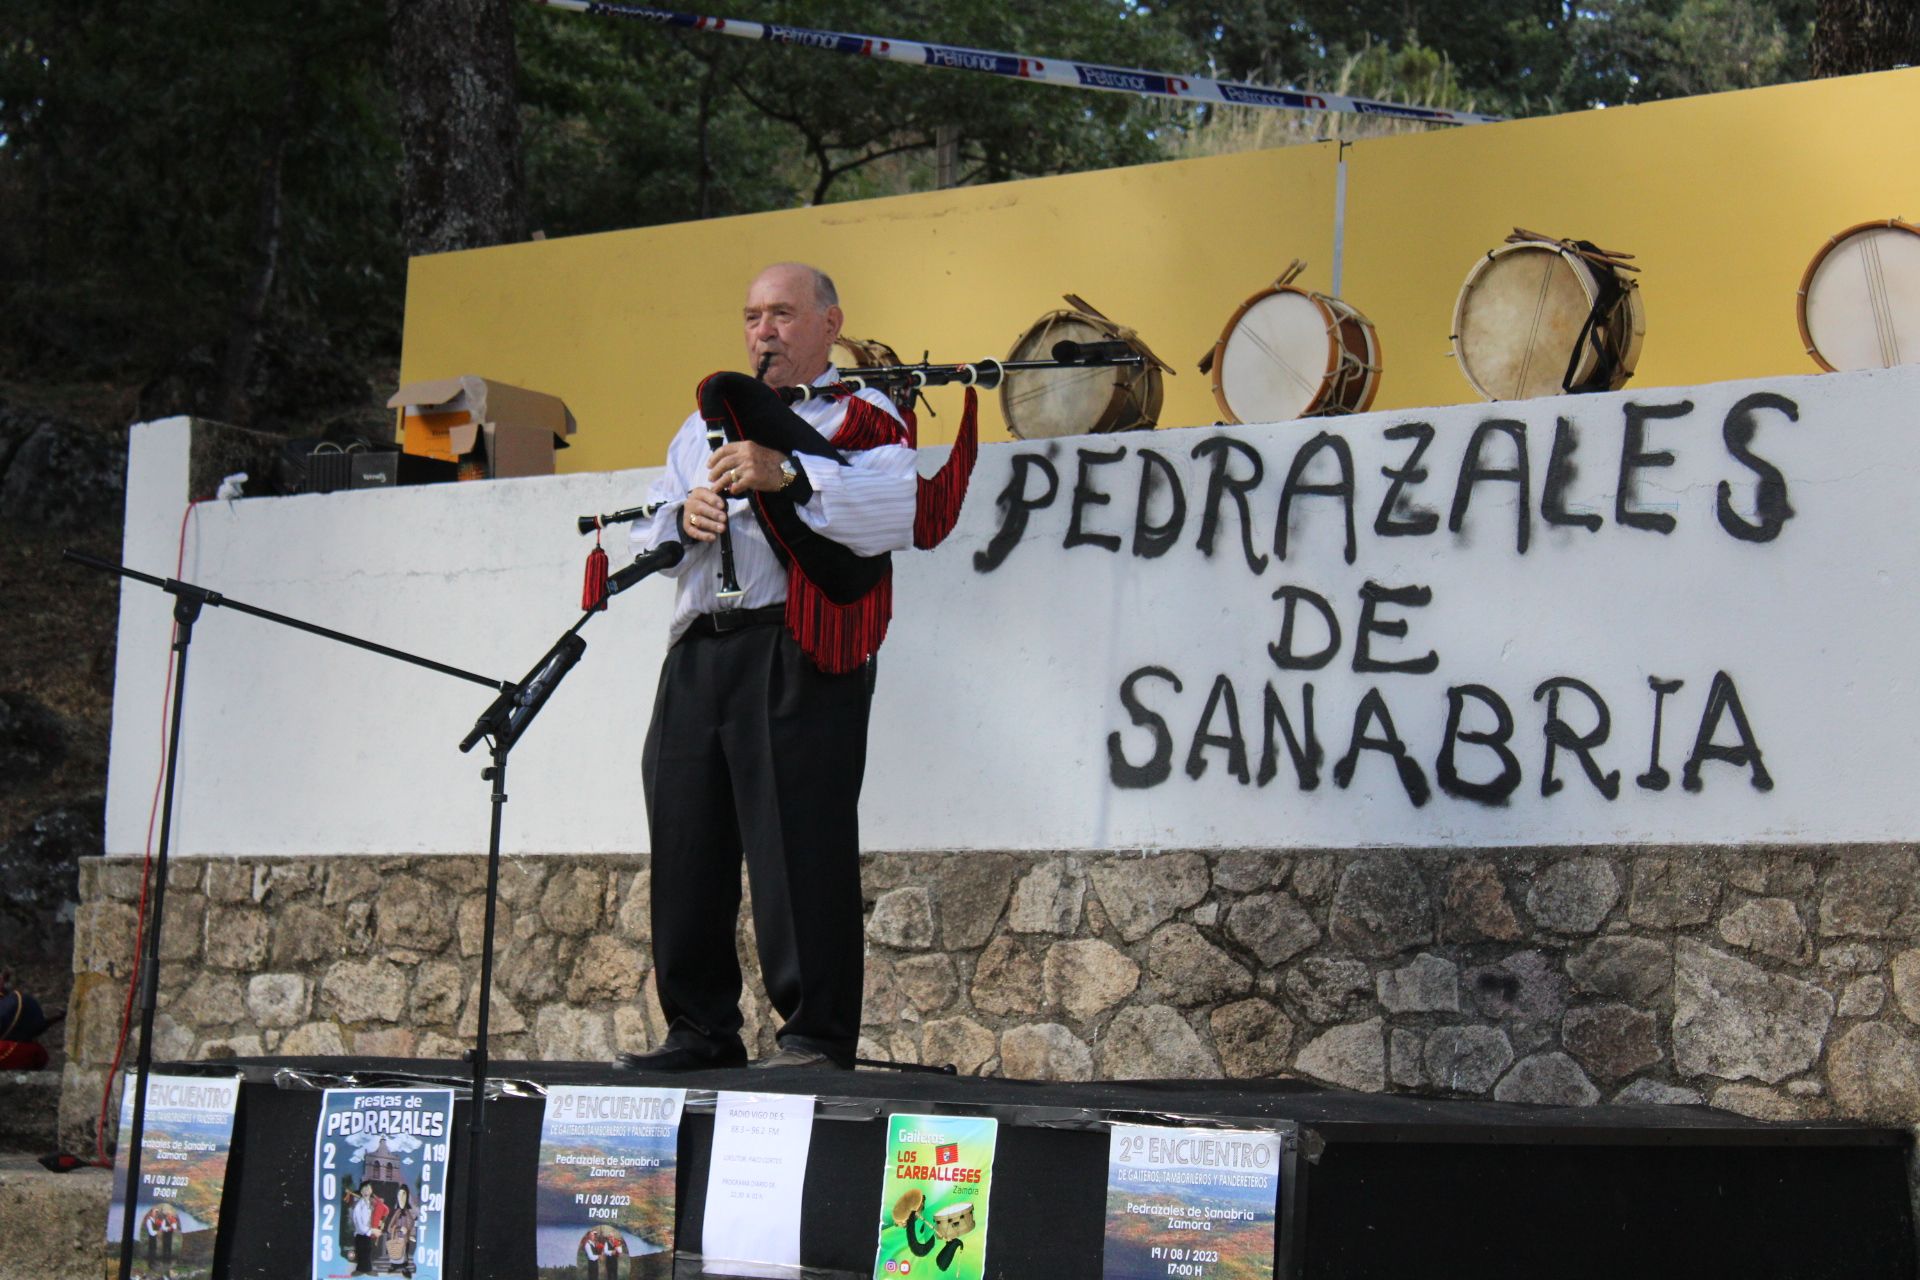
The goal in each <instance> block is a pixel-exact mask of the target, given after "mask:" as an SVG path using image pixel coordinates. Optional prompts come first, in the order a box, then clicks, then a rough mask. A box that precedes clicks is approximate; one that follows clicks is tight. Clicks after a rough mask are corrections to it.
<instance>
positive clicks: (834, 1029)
mask: <svg viewBox="0 0 1920 1280" xmlns="http://www.w3.org/2000/svg"><path fill="white" fill-rule="evenodd" d="M872 692H873V670H872V665H871V664H869V665H868V666H867V667H866V668H865V669H864V670H861V671H856V672H851V673H849V674H847V675H839V676H830V675H823V674H822V673H821V672H820V671H819V670H818V669H817V668H815V667H814V665H813V663H812V662H810V661H809V660H808V659H807V657H806V655H805V654H803V653H801V651H800V646H799V645H797V644H796V643H794V640H793V638H792V637H791V636H789V635H788V634H787V632H786V629H785V628H784V627H781V626H778V625H759V626H750V627H745V628H742V629H740V630H737V631H730V632H723V633H721V634H718V635H715V634H711V633H707V632H704V631H702V630H699V629H696V630H694V631H692V632H689V633H688V634H687V635H685V636H683V637H682V638H681V639H680V641H679V642H678V643H676V644H675V645H674V646H673V647H672V648H671V649H670V650H668V652H667V659H666V662H665V663H664V664H663V665H662V667H661V670H660V687H659V690H658V691H657V692H656V693H655V695H654V704H653V724H652V725H651V726H650V727H649V728H648V730H647V744H646V750H645V753H644V754H643V756H642V761H641V767H642V774H643V778H644V783H645V788H646V797H647V818H648V825H649V829H650V831H651V834H652V840H653V903H652V919H653V956H654V971H655V977H656V982H657V984H658V986H659V991H660V1007H661V1010H662V1012H664V1013H665V1014H666V1017H667V1021H668V1022H669V1023H670V1024H671V1026H672V1028H673V1031H672V1032H671V1033H670V1035H671V1034H679V1035H681V1036H683V1037H684V1036H685V1035H688V1034H692V1035H697V1036H700V1037H704V1038H706V1039H709V1040H719V1041H725V1040H727V1039H728V1038H730V1037H734V1036H737V1035H738V1034H739V1031H740V1024H741V1018H740V991H741V976H740V965H739V961H738V958H737V956H736V955H735V952H734V930H735V927H736V925H737V922H738V919H739V915H740V862H741V858H742V855H743V854H744V856H745V859H746V864H747V879H748V883H749V884H750V885H751V887H752V891H753V924H754V933H755V937H756V939H757V942H758V946H759V952H760V969H761V973H762V975H763V976H764V977H765V979H766V984H767V996H768V998H769V999H770V1000H772V1002H773V1007H774V1010H775V1011H776V1012H777V1013H778V1014H779V1015H780V1017H781V1019H782V1025H781V1027H780V1029H779V1031H778V1038H779V1040H780V1042H781V1043H782V1044H786V1045H793V1046H798V1047H802V1048H808V1049H814V1050H817V1051H820V1052H823V1053H827V1054H830V1055H832V1056H834V1057H835V1058H838V1059H841V1060H843V1061H845V1062H847V1063H849V1064H850V1063H851V1062H852V1059H853V1052H854V1045H855V1043H856V1041H857V1040H858V1038H859V1034H860V996H861V985H862V976H863V965H864V956H865V946H864V941H863V938H862V930H861V917H860V824H859V814H858V811H859V802H860V781H861V777H862V775H863V774H864V773H865V772H866V764H867V710H868V706H869V704H870V703H871V701H872Z"/></svg>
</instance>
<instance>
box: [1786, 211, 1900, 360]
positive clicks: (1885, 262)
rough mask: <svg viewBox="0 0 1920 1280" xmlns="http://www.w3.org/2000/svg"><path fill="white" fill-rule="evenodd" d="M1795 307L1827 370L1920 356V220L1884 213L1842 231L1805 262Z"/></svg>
mask: <svg viewBox="0 0 1920 1280" xmlns="http://www.w3.org/2000/svg"><path fill="white" fill-rule="evenodd" d="M1796 309H1797V311H1798V315H1799V320H1800V339H1801V341H1802V342H1804V343H1805V344H1806V347H1807V354H1808V355H1810V356H1812V357H1813V359H1814V362H1815V363H1817V364H1818V365H1819V366H1820V367H1821V368H1822V369H1825V370H1826V371H1827V372H1828V373H1838V372H1840V371H1841V370H1843V369H1887V368H1891V367H1892V366H1894V365H1896V364H1901V363H1903V362H1907V361H1913V360H1920V227H1916V226H1914V225H1913V224H1912V223H1908V222H1902V221H1901V220H1900V219H1898V218H1888V219H1886V220H1885V221H1884V222H1863V223H1861V224H1860V225H1859V226H1857V227H1849V228H1847V229H1846V230H1845V231H1842V232H1841V233H1840V234H1839V235H1837V236H1835V237H1833V239H1831V240H1829V241H1827V243H1826V244H1825V245H1823V246H1821V249H1820V252H1818V253H1816V254H1814V255H1813V261H1812V262H1809V263H1808V264H1807V273H1806V275H1804V276H1802V277H1801V278H1800V295H1799V299H1798V301H1797V303H1796Z"/></svg>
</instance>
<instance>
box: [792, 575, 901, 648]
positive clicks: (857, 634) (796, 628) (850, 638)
mask: <svg viewBox="0 0 1920 1280" xmlns="http://www.w3.org/2000/svg"><path fill="white" fill-rule="evenodd" d="M892 620H893V575H892V574H891V573H889V574H887V575H886V576H885V577H883V578H881V579H880V581H879V582H878V583H877V584H875V586H874V588H873V590H871V591H869V592H867V594H866V595H864V596H861V597H860V598H859V599H858V600H855V601H854V602H853V603H851V604H835V603H834V602H833V601H831V600H829V599H827V596H826V593H825V592H823V591H821V590H820V588H819V587H816V586H815V585H814V584H813V582H812V581H811V580H810V579H809V578H808V577H807V575H806V574H804V573H802V572H800V566H798V565H794V566H793V567H792V568H791V569H789V570H788V573H787V617H786V622H787V633H788V634H789V635H791V636H792V637H793V638H794V639H795V640H796V641H798V642H799V644H800V651H801V652H802V653H804V654H806V655H807V657H808V658H810V659H812V661H813V665H814V666H816V667H818V668H819V669H820V670H821V671H824V672H826V673H827V674H828V675H830V676H837V675H845V674H846V673H847V672H849V671H854V670H857V669H858V668H859V666H860V664H861V663H863V662H865V661H866V660H867V659H868V658H871V657H872V656H873V655H874V654H876V653H878V652H879V651H880V644H881V642H882V641H884V640H885V639H886V638H887V624H888V623H889V622H891V621H892Z"/></svg>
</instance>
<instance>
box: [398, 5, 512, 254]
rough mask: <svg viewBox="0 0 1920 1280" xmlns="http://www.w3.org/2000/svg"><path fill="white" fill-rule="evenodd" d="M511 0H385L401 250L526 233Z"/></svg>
mask: <svg viewBox="0 0 1920 1280" xmlns="http://www.w3.org/2000/svg"><path fill="white" fill-rule="evenodd" d="M515 7H517V6H516V5H515V0H387V16H388V21H389V22H390V24H391V27H392V33H393V78H394V83H395V84H396V85H397V86H398V87H399V99H400V140H401V148H402V154H403V155H404V157H405V161H404V163H403V164H402V166H401V178H400V198H401V205H400V208H401V220H402V238H403V240H404V242H405V244H406V246H407V252H408V253H410V254H422V253H440V252H443V251H445V250H448V249H472V248H478V247H480V246H483V245H491V244H503V243H506V242H508V241H512V240H519V239H521V238H522V237H524V236H525V235H526V200H525V192H524V189H523V187H522V185H521V165H520V102H519V95H518V92H517V85H516V80H517V78H518V64H517V60H516V57H515V52H514V42H513V9H514V8H515Z"/></svg>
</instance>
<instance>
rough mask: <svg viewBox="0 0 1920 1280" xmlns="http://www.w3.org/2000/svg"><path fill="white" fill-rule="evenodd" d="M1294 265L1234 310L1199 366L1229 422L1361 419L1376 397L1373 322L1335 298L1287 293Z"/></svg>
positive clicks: (1376, 352)
mask: <svg viewBox="0 0 1920 1280" xmlns="http://www.w3.org/2000/svg"><path fill="white" fill-rule="evenodd" d="M1306 265H1307V264H1306V263H1304V262H1302V261H1300V260H1299V259H1297V258H1296V259H1294V261H1293V264H1292V265H1291V266H1289V267H1288V268H1287V270H1286V272H1285V273H1284V274H1282V275H1281V277H1280V278H1279V279H1278V280H1276V281H1274V282H1273V284H1272V285H1271V286H1270V287H1268V288H1266V289H1262V290H1261V291H1260V292H1259V293H1256V294H1254V295H1253V296H1252V297H1251V298H1248V299H1247V300H1246V301H1245V302H1243V303H1241V304H1240V309H1239V310H1238V311H1236V312H1234V313H1233V317H1232V319H1230V320H1228V321H1227V327H1226V328H1225V329H1223V330H1221V332H1220V341H1218V342H1216V343H1214V344H1213V350H1212V351H1210V352H1208V353H1207V355H1206V356H1205V357H1204V358H1203V359H1202V360H1201V361H1200V372H1202V373H1211V374H1212V375H1213V398H1214V401H1215V403H1217V404H1218V405H1219V406H1220V412H1221V413H1222V414H1224V415H1226V421H1228V422H1291V421H1293V420H1294V419H1295V418H1311V417H1315V416H1319V415H1322V414H1337V413H1365V412H1366V411H1367V407H1368V406H1369V405H1371V404H1372V403H1373V397H1374V393H1375V392H1377V391H1379V389H1380V339H1379V337H1378V336H1377V335H1376V334H1375V333H1374V329H1373V322H1372V321H1370V320H1368V319H1367V318H1366V317H1365V316H1363V315H1361V314H1360V313H1359V312H1358V311H1356V310H1354V309H1353V308H1352V307H1350V306H1348V305H1347V304H1346V303H1344V302H1342V301H1341V300H1340V299H1338V298H1334V297H1329V296H1328V295H1326V294H1324V293H1312V292H1309V291H1308V290H1306V289H1301V288H1298V287H1296V286H1295V285H1294V283H1293V281H1294V278H1295V277H1297V276H1298V275H1299V274H1300V272H1301V271H1302V270H1303V269H1304V268H1305V267H1306Z"/></svg>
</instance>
